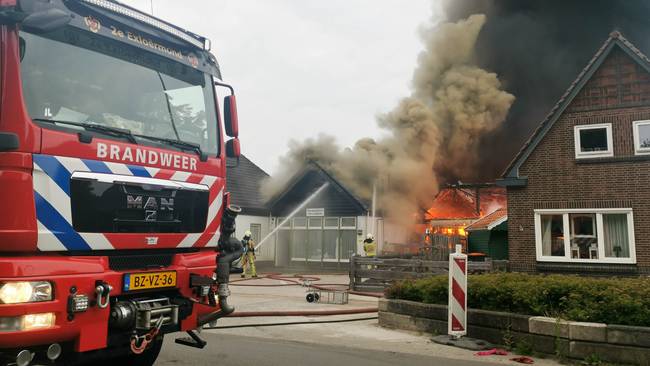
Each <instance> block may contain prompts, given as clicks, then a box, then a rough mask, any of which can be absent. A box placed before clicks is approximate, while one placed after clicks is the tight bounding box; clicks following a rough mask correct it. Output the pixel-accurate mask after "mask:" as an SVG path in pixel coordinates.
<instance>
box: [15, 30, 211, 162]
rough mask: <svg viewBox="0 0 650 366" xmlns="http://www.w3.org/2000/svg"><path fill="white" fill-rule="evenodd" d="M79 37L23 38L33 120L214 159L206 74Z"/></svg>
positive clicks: (71, 34)
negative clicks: (171, 144) (116, 131)
mask: <svg viewBox="0 0 650 366" xmlns="http://www.w3.org/2000/svg"><path fill="white" fill-rule="evenodd" d="M84 33H88V32H75V31H73V30H65V31H61V32H56V33H55V34H53V35H48V38H45V37H42V36H37V35H34V34H30V33H26V32H21V33H20V43H21V77H22V84H23V95H24V98H25V104H26V105H27V109H28V112H29V115H30V116H31V117H32V118H33V119H34V120H52V121H53V122H55V121H66V122H72V123H69V124H67V125H64V124H61V127H68V128H79V126H74V124H75V123H76V124H93V125H103V126H106V127H113V128H120V129H125V130H128V131H130V132H131V133H132V134H133V135H135V136H138V135H141V136H150V137H153V138H158V139H166V140H181V141H184V142H189V143H191V144H195V145H198V146H200V148H201V150H202V151H203V152H204V153H207V154H212V155H215V154H218V146H219V144H218V133H217V132H218V129H217V117H216V108H215V104H214V103H215V97H214V89H213V86H212V78H211V76H210V75H207V74H205V73H203V72H201V71H199V70H196V69H194V68H192V67H190V66H187V65H184V64H181V63H179V62H175V61H174V60H171V59H168V58H165V57H162V56H158V55H155V54H153V53H151V52H146V51H142V50H139V49H136V48H135V47H133V46H130V45H128V44H123V42H116V41H113V40H104V39H100V38H99V37H95V38H92V36H90V35H84ZM161 141H162V140H161Z"/></svg>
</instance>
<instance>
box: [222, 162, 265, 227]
mask: <svg viewBox="0 0 650 366" xmlns="http://www.w3.org/2000/svg"><path fill="white" fill-rule="evenodd" d="M234 161H236V160H234V159H228V162H229V163H232V162H234ZM233 165H234V164H233ZM229 166H230V165H229ZM268 177H269V175H268V174H267V173H266V172H265V171H264V170H262V168H260V167H258V166H257V165H256V164H255V163H253V162H252V161H251V160H250V159H248V158H247V157H246V156H244V155H243V154H242V155H241V156H240V157H239V164H238V165H237V166H236V167H232V168H231V167H227V168H226V190H227V191H228V192H230V202H232V203H233V204H235V205H237V206H240V207H241V208H242V213H243V214H252V215H264V216H266V215H268V212H269V209H268V205H267V204H266V200H265V199H264V198H263V197H262V193H261V192H260V184H261V183H262V180H264V179H266V178H268Z"/></svg>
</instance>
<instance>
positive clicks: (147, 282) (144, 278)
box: [124, 271, 176, 291]
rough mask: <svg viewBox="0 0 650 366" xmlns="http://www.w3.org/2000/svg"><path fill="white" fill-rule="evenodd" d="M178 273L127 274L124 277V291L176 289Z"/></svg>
mask: <svg viewBox="0 0 650 366" xmlns="http://www.w3.org/2000/svg"><path fill="white" fill-rule="evenodd" d="M175 286H176V272H174V271H165V272H147V273H127V274H125V275H124V291H135V290H147V289H151V288H163V287H175Z"/></svg>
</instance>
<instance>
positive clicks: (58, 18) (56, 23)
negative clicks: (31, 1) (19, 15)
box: [22, 8, 72, 34]
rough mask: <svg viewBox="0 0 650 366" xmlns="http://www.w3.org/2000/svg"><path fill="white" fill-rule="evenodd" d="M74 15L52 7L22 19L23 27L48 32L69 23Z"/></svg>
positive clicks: (36, 31)
mask: <svg viewBox="0 0 650 366" xmlns="http://www.w3.org/2000/svg"><path fill="white" fill-rule="evenodd" d="M71 19H72V16H71V15H70V13H67V12H65V11H63V10H61V9H56V8H50V9H47V10H42V11H38V12H35V13H32V14H29V15H28V16H27V17H26V18H25V19H23V21H22V27H23V28H25V29H26V30H29V31H31V32H34V33H37V34H38V33H48V32H52V31H54V30H57V29H59V28H61V27H63V26H65V25H67V24H68V23H70V20H71Z"/></svg>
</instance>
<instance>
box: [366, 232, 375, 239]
mask: <svg viewBox="0 0 650 366" xmlns="http://www.w3.org/2000/svg"><path fill="white" fill-rule="evenodd" d="M366 239H370V240H374V239H375V237H374V236H373V235H372V234H371V233H368V235H366Z"/></svg>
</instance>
